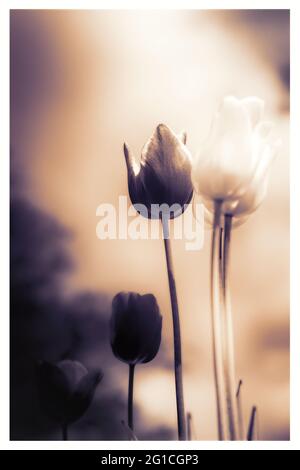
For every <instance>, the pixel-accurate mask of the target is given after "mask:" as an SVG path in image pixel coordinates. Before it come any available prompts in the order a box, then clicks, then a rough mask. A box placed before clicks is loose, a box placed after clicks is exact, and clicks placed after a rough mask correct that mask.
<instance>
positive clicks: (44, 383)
mask: <svg viewBox="0 0 300 470" xmlns="http://www.w3.org/2000/svg"><path fill="white" fill-rule="evenodd" d="M37 385H38V392H39V397H40V402H41V406H42V408H43V409H44V411H45V413H46V414H47V415H48V416H49V417H50V418H52V419H54V420H55V421H57V422H59V423H63V422H64V421H65V416H66V409H67V407H68V402H69V399H70V396H71V393H72V391H71V389H70V384H69V381H68V380H67V378H66V376H65V374H64V373H63V371H62V370H61V369H60V368H59V367H57V366H56V365H55V364H51V363H50V362H46V361H43V362H40V363H39V365H38V366H37Z"/></svg>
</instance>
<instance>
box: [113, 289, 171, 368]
mask: <svg viewBox="0 0 300 470" xmlns="http://www.w3.org/2000/svg"><path fill="white" fill-rule="evenodd" d="M161 328H162V316H161V314H160V311H159V307H158V304H157V302H156V299H155V297H154V295H152V294H146V295H139V294H136V293H134V292H128V293H124V292H120V293H119V294H117V295H116V296H115V297H114V299H113V301H112V316H111V321H110V335H111V336H110V341H111V347H112V350H113V353H114V355H115V356H116V357H117V358H118V359H119V360H120V361H123V362H126V363H127V364H130V365H135V364H141V363H145V362H149V361H151V360H152V359H154V357H155V356H156V354H157V352H158V350H159V346H160V342H161Z"/></svg>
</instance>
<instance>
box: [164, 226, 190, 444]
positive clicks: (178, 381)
mask: <svg viewBox="0 0 300 470" xmlns="http://www.w3.org/2000/svg"><path fill="white" fill-rule="evenodd" d="M161 223H162V229H163V238H164V247H165V255H166V263H167V272H168V280H169V290H170V299H171V307H172V319H173V337H174V372H175V389H176V406H177V425H178V439H179V440H180V441H186V416H185V411H184V400H183V383H182V357H181V335H180V320H179V309H178V301H177V292H176V284H175V278H174V267H173V260H172V252H171V244H170V238H169V219H167V218H165V217H162V218H161Z"/></svg>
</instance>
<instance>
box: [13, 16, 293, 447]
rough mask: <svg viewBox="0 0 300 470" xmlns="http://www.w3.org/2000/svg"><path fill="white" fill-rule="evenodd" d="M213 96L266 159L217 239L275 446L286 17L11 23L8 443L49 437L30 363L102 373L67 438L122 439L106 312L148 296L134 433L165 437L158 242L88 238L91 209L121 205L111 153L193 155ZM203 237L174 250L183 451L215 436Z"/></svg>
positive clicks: (284, 215) (167, 413)
mask: <svg viewBox="0 0 300 470" xmlns="http://www.w3.org/2000/svg"><path fill="white" fill-rule="evenodd" d="M227 94H233V95H236V96H238V97H244V96H248V95H257V96H259V97H261V98H263V99H264V100H265V102H266V114H267V118H268V119H270V120H272V121H274V123H275V125H276V132H277V134H278V136H279V137H280V138H281V140H282V147H281V150H280V153H279V155H278V158H277V160H276V161H275V163H274V165H273V168H272V173H271V178H270V187H269V192H268V195H267V198H266V200H265V201H264V203H263V205H262V206H261V208H260V209H259V210H258V211H257V212H256V213H255V214H253V215H252V216H251V218H250V219H249V220H248V221H247V223H246V224H244V225H243V226H241V227H239V228H237V229H236V230H235V231H234V233H233V245H232V262H231V291H232V301H233V313H234V327H235V333H236V354H237V371H238V378H242V379H243V382H244V385H243V392H242V393H243V407H244V413H245V420H248V417H249V413H250V409H251V406H252V405H253V404H256V405H257V406H258V415H259V437H260V439H267V440H277V439H278V440H285V439H289V163H288V160H289V148H288V146H289V12H288V11H287V10H277V11H272V10H227V11H225V10H224V11H223V10H214V11H213V10H211V11H201V10H199V11H192V10H191V11H185V10H182V11H172V10H170V11H163V10H162V11H151V10H150V11H145V10H144V11H135V10H132V11H130V10H128V11H75V10H65V11H58V10H56V11H55V10H52V11H51V10H45V11H39V10H35V11H30V10H26V11H25V10H24V11H22V10H19V11H17V10H15V11H12V12H11V312H10V318H11V438H12V439H30V440H31V439H34V440H36V439H51V440H52V439H60V432H59V429H57V427H56V426H55V424H54V423H51V421H48V419H47V418H46V417H45V416H44V415H43V413H42V411H41V409H40V407H39V403H38V400H37V392H36V383H35V364H36V361H37V360H40V359H46V360H50V361H57V360H60V359H61V358H65V357H70V358H72V359H77V360H80V361H82V362H83V363H84V364H86V366H87V367H88V368H96V367H100V368H102V369H103V372H104V374H105V375H104V379H103V382H102V383H101V384H100V385H99V387H98V389H97V393H96V397H95V401H94V403H93V405H92V406H91V408H90V409H89V411H88V413H87V414H86V415H85V416H84V417H83V418H82V419H81V420H80V421H78V423H75V424H74V425H73V426H72V427H71V429H70V439H92V440H97V439H126V437H127V436H126V435H125V433H124V430H123V428H122V425H121V420H122V419H123V418H124V417H125V414H126V389H127V368H126V366H125V365H124V364H121V363H120V362H118V361H117V360H116V359H115V358H114V356H113V355H112V353H111V350H110V346H109V340H108V320H109V316H110V302H111V299H112V297H113V296H114V295H115V294H116V293H117V292H119V291H120V290H134V291H138V292H141V293H147V292H152V293H153V294H155V295H156V297H157V299H158V303H159V305H160V308H161V311H162V313H163V341H162V347H161V350H160V352H159V354H158V356H157V357H156V359H155V360H154V361H153V362H152V363H150V364H148V365H143V366H140V367H138V368H137V374H136V389H135V397H136V406H137V411H136V421H137V423H136V434H137V436H138V438H139V439H175V438H176V432H175V430H176V410H175V394H174V383H173V382H174V380H173V372H172V334H171V312H170V304H169V296H168V285H167V275H166V270H165V264H164V253H163V244H162V241H159V240H157V241H150V240H145V241H131V240H104V241H103V240H102V241H100V240H98V239H97V237H96V225H97V218H96V208H97V206H98V205H99V204H100V203H103V202H109V203H113V204H117V201H118V197H119V195H126V194H127V181H126V169H125V163H124V157H123V154H122V144H123V141H124V140H126V141H127V142H128V143H129V145H130V147H131V148H132V149H133V150H134V151H135V153H136V154H137V155H138V154H139V152H140V149H141V147H142V146H143V144H144V143H145V141H146V140H147V139H148V138H149V136H150V135H151V133H152V132H153V130H154V128H155V126H156V125H157V124H158V123H160V122H164V123H165V124H167V125H169V126H170V127H171V128H173V129H174V130H175V131H178V132H179V131H181V130H182V129H185V130H186V131H187V133H188V142H187V145H188V147H189V149H190V151H191V153H192V155H193V157H195V156H196V155H197V152H198V150H199V148H200V146H201V143H202V142H203V140H204V139H205V137H206V135H207V133H208V130H209V126H210V122H211V118H212V115H213V113H214V111H215V109H216V107H217V106H218V104H219V101H220V99H221V98H222V97H223V96H224V95H227ZM209 239H210V233H209V231H207V232H206V233H205V244H204V248H203V250H201V251H198V252H187V251H186V250H185V245H184V241H179V240H176V241H174V242H173V249H174V250H173V251H174V264H175V273H176V278H177V284H178V296H179V304H180V313H181V323H182V336H183V338H182V339H183V355H184V357H183V359H184V389H185V401H186V408H187V410H189V411H190V412H191V413H192V416H193V423H194V438H195V439H215V438H216V418H215V402H214V385H213V376H212V356H211V343H210V340H211V336H210V335H211V330H210V317H209V295H208V293H209V276H208V272H209Z"/></svg>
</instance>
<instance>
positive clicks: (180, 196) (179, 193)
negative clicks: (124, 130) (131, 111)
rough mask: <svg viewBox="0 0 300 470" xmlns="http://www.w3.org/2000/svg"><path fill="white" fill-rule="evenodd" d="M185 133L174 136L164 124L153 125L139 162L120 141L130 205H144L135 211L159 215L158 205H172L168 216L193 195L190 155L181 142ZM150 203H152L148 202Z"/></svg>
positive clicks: (174, 213)
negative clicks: (122, 147) (126, 174)
mask: <svg viewBox="0 0 300 470" xmlns="http://www.w3.org/2000/svg"><path fill="white" fill-rule="evenodd" d="M185 142H186V134H185V133H182V134H181V135H180V136H176V135H175V134H174V133H173V132H172V131H171V129H169V128H168V127H167V126H165V125H164V124H160V125H159V126H157V128H156V130H155V132H154V134H153V136H152V137H151V139H150V140H149V141H148V142H147V143H146V144H145V146H144V148H143V150H142V156H141V159H140V161H139V162H137V161H136V160H135V158H134V157H133V155H132V154H131V152H130V150H129V148H128V147H127V145H126V144H124V155H125V160H126V165H127V173H128V188H129V195H130V198H131V202H132V204H133V205H143V206H145V211H143V210H141V208H140V207H136V209H137V211H138V212H140V213H141V214H142V215H143V216H145V217H148V218H159V217H160V214H161V211H164V210H167V209H163V208H161V209H160V210H158V209H157V208H156V207H153V205H155V206H160V205H162V204H167V205H168V207H171V206H173V208H174V210H172V211H171V213H170V217H171V218H174V217H177V216H178V215H180V214H182V213H183V211H184V210H185V206H186V205H187V204H188V203H189V202H190V200H191V198H192V195H193V186H192V182H191V168H192V165H191V156H190V153H189V151H188V149H187V147H186V146H185ZM151 205H152V206H151Z"/></svg>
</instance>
